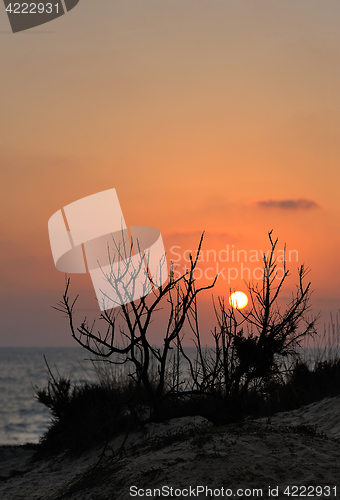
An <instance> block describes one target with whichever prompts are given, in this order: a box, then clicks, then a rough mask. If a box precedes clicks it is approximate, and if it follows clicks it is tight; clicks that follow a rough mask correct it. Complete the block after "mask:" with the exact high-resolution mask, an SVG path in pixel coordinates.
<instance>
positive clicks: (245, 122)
mask: <svg viewBox="0 0 340 500" xmlns="http://www.w3.org/2000/svg"><path fill="white" fill-rule="evenodd" d="M339 28H340V3H339V1H338V0H318V1H316V0H299V1H297V0H294V1H292V0H281V1H278V0H257V1H254V0H209V1H207V0H204V1H203V0H152V1H151V0H124V2H118V1H113V0H100V2H94V1H93V0H80V3H79V5H78V6H77V7H76V8H74V9H73V10H72V11H70V12H69V13H68V14H67V15H65V16H62V17H60V18H59V19H57V20H55V21H53V22H51V23H48V24H46V25H43V26H40V27H39V28H35V29H32V30H29V31H27V32H22V33H18V34H15V35H14V34H12V33H11V31H10V26H9V22H8V19H7V17H6V12H5V9H4V7H3V6H2V5H0V44H1V52H0V54H1V63H0V64H1V65H0V90H1V95H0V190H1V197H0V200H1V218H0V239H1V241H0V254H1V260H0V266H1V267H0V278H1V282H0V287H1V289H0V307H1V326H0V329H1V331H0V345H3V346H5V345H74V343H73V341H72V339H71V338H70V334H69V331H68V328H67V322H66V320H65V319H63V318H62V317H60V315H58V314H57V313H56V312H55V311H54V310H53V309H52V308H51V306H52V305H55V304H56V303H57V301H58V300H59V299H60V297H61V294H62V292H63V287H64V280H65V277H64V275H63V274H62V273H60V272H58V271H57V270H56V269H55V267H54V263H53V259H52V255H51V251H50V245H49V240H48V233H47V221H48V219H49V218H50V216H51V215H52V214H53V213H54V212H56V211H57V210H59V209H60V208H61V207H63V206H65V205H67V204H68V203H71V202H73V201H76V200H77V199H79V198H82V197H85V196H88V195H90V194H93V193H96V192H99V191H103V190H105V189H109V188H112V187H114V188H116V190H117V193H118V197H119V200H120V203H121V207H122V209H123V213H124V215H125V220H126V222H127V224H129V225H150V226H154V227H157V228H158V229H160V231H161V232H162V235H163V238H164V242H165V245H166V249H167V252H168V255H169V257H170V258H172V257H173V255H172V254H173V252H172V250H171V249H172V248H173V246H176V247H178V246H179V247H180V252H181V253H183V252H184V251H185V250H194V249H195V247H196V246H197V243H198V241H199V236H200V233H201V232H202V231H203V230H205V231H206V237H205V243H204V247H203V248H204V249H205V250H216V251H217V252H218V251H220V250H221V249H226V248H227V245H229V247H230V249H231V248H232V245H234V247H233V248H234V249H240V250H241V249H244V250H246V251H247V252H248V255H249V252H250V250H252V249H253V250H258V251H260V250H267V249H268V237H267V232H268V230H270V229H273V230H274V234H275V236H278V237H279V248H282V247H283V245H284V243H285V242H286V243H287V248H288V249H290V250H296V251H297V252H298V259H299V261H298V263H297V262H295V261H293V262H291V263H289V265H288V267H289V269H291V271H292V276H291V278H290V279H289V282H288V288H287V291H286V292H285V294H286V297H287V298H289V293H290V289H291V288H292V287H293V285H294V282H295V278H296V269H297V266H298V265H299V264H302V263H303V262H305V263H306V265H308V266H309V267H310V268H311V269H312V270H311V273H310V275H309V277H310V280H311V281H312V287H313V289H314V290H315V292H314V295H313V300H312V305H313V309H314V311H315V312H318V311H322V314H323V316H322V320H321V323H320V328H321V329H322V328H323V327H322V324H323V322H325V323H327V322H328V319H329V313H330V312H333V314H334V313H335V312H336V311H337V310H338V309H339V304H340V300H339V299H340V293H339V281H340V273H339V263H338V254H339V248H340V238H339V234H340V232H339V230H340V204H339V195H338V192H339V189H340V188H339V186H340V169H339V165H340V140H339V139H340V94H339V89H340V29H339ZM176 252H178V248H177V249H176ZM226 264H227V265H226ZM228 266H229V267H230V266H233V267H235V266H234V264H233V263H229V264H228V263H225V264H224V266H223V267H228ZM238 266H240V263H237V265H236V268H239V267H238ZM230 287H231V288H240V289H242V290H245V285H244V283H243V281H242V280H241V279H238V280H233V281H232V282H231V283H229V284H228V283H227V280H223V279H221V280H219V282H218V286H217V288H216V291H215V292H214V294H215V295H217V294H223V293H224V294H226V295H228V293H229V288H230ZM72 291H74V293H80V294H81V295H82V294H83V296H84V297H85V298H86V300H87V302H86V305H85V306H84V314H86V310H87V308H90V309H91V308H92V313H93V314H95V310H96V303H95V298H94V293H93V290H92V287H91V283H90V277H89V276H75V277H74V279H72ZM210 301H211V298H210V295H209V294H208V296H207V297H206V302H207V303H208V302H210ZM89 304H90V305H89ZM205 307H208V305H207V304H205V305H203V312H204V311H205ZM207 314H208V313H207ZM207 318H208V316H205V317H204V318H203V320H202V321H203V326H204V327H208V326H209V325H208V319H207Z"/></svg>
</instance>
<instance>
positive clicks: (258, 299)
mask: <svg viewBox="0 0 340 500" xmlns="http://www.w3.org/2000/svg"><path fill="white" fill-rule="evenodd" d="M268 236H269V242H270V246H271V250H270V252H269V254H267V256H265V255H263V278H262V281H261V283H258V284H254V283H248V285H247V286H248V292H249V297H250V301H249V302H250V308H249V310H248V312H244V311H242V310H235V309H233V308H232V307H227V306H226V304H225V300H224V298H223V297H218V299H217V301H215V302H214V308H215V314H216V320H217V326H216V327H215V328H214V329H213V330H212V331H211V334H212V338H213V341H214V344H215V347H214V348H213V349H208V348H204V347H203V346H202V342H201V335H200V329H199V319H198V306H197V296H198V295H199V294H200V293H201V292H203V291H206V290H210V289H212V288H213V286H214V284H215V282H216V278H215V279H214V280H213V281H212V283H211V284H210V285H208V286H206V287H201V288H197V287H196V280H195V276H194V274H195V269H196V267H197V262H198V257H199V254H200V251H201V246H202V241H203V235H202V237H201V239H200V242H199V245H198V250H197V252H196V255H195V256H194V257H193V256H190V269H189V270H188V271H187V272H186V273H185V274H183V275H181V276H180V277H179V278H177V279H175V278H174V273H173V272H172V270H171V271H170V276H169V279H168V282H167V283H166V284H165V285H164V286H162V287H160V288H158V289H157V288H154V289H153V292H152V294H151V295H150V296H148V297H144V298H142V299H140V300H138V301H136V302H134V301H132V302H131V303H130V304H126V305H123V306H121V307H119V308H116V309H114V310H110V311H104V312H103V313H101V316H100V320H101V321H102V323H104V324H105V329H104V330H103V331H101V330H99V329H96V324H97V323H96V321H93V322H92V323H91V326H90V325H89V322H88V320H87V318H84V320H83V321H81V322H80V324H79V325H78V326H77V325H76V324H75V319H74V311H75V304H76V300H77V297H76V298H75V299H73V300H71V299H70V296H69V289H70V280H69V279H67V282H66V288H65V292H64V294H63V298H62V300H61V302H60V303H59V305H58V306H57V307H56V308H55V309H57V310H58V311H60V312H62V313H63V314H65V315H66V316H67V318H68V321H69V325H70V330H71V334H72V336H73V338H74V339H75V340H76V341H77V342H78V343H79V344H80V345H81V346H83V347H84V348H85V349H86V350H87V351H89V352H90V353H91V354H93V355H96V359H97V360H98V359H102V360H104V361H106V363H107V364H105V365H104V368H103V367H102V368H98V374H99V378H100V380H99V382H98V383H92V384H91V383H86V384H83V385H81V386H72V384H71V381H70V380H68V379H65V378H63V377H60V376H59V375H58V376H57V377H55V376H53V374H52V372H51V370H50V369H49V368H48V370H49V378H48V384H47V387H46V388H44V389H41V390H38V391H37V398H38V401H40V402H41V403H42V404H44V405H45V406H47V407H48V408H49V409H50V410H51V412H52V416H53V418H52V424H51V426H50V429H49V430H48V432H47V433H46V434H45V436H44V437H43V438H42V441H41V446H42V447H41V450H42V452H43V453H45V452H48V453H55V452H59V451H61V450H71V451H73V452H77V453H78V452H82V451H83V450H84V449H86V448H88V447H91V446H93V445H94V444H98V443H101V444H105V445H106V446H107V445H108V443H109V440H110V439H111V438H112V437H113V436H115V435H116V434H117V433H120V432H122V431H125V432H126V433H127V432H129V431H130V430H131V429H133V428H135V427H136V426H141V425H144V424H145V423H146V422H150V421H158V422H160V421H164V420H167V419H169V418H172V417H180V416H187V415H201V416H203V417H206V418H208V419H209V420H211V421H212V422H214V423H215V424H221V423H230V422H235V421H239V420H241V419H242V418H243V417H245V416H247V415H265V414H266V415H270V414H272V413H273V412H276V411H282V410H286V409H292V408H297V407H298V406H300V405H301V404H307V403H309V402H312V401H315V400H316V399H318V398H322V397H325V396H326V395H329V394H331V395H334V394H336V393H337V392H338V390H339V387H340V361H339V360H338V359H333V360H328V361H327V360H326V361H324V362H320V360H319V361H318V362H315V366H314V368H313V367H310V366H309V365H308V363H307V362H306V360H303V359H302V357H301V353H299V352H298V348H299V346H301V341H302V340H303V339H306V338H308V337H309V338H314V337H315V336H316V335H317V331H316V321H317V319H318V318H317V317H316V318H312V319H308V316H307V313H308V312H309V309H310V304H309V302H310V296H311V283H310V282H307V283H305V281H306V276H307V274H308V269H306V268H305V267H304V266H303V265H302V266H300V268H299V269H298V283H297V285H296V289H295V293H293V294H292V297H291V300H290V302H289V303H288V304H287V305H286V307H285V308H283V309H282V308H280V307H279V304H278V299H279V297H280V294H281V292H282V287H283V284H284V282H285V280H286V278H287V277H288V276H289V271H288V270H287V269H286V262H285V259H283V262H282V263H281V267H282V269H283V272H282V277H281V278H280V279H279V278H278V269H279V265H280V263H279V262H277V259H276V257H275V250H276V247H277V243H278V240H277V239H273V237H272V231H270V232H269V234H268ZM132 273H133V270H132V271H131V276H133V274H132ZM110 279H111V282H112V284H113V286H117V287H118V286H120V284H119V283H115V281H114V280H113V279H112V276H111V277H110ZM148 279H150V280H151V278H150V277H148ZM160 307H167V310H168V319H167V322H166V324H165V325H164V327H163V345H162V346H161V347H154V346H152V345H151V343H150V342H149V338H148V337H149V335H148V334H149V329H150V325H151V323H152V321H153V320H154V319H155V316H156V314H157V311H158V310H159V308H160ZM184 327H185V328H186V330H187V331H188V329H189V330H190V332H191V334H193V338H194V345H195V356H194V358H192V356H190V355H189V354H188V352H187V349H186V348H185V347H184V346H183V338H184V333H183V332H184ZM118 336H119V338H118ZM183 364H186V369H185V373H183ZM96 366H98V365H96ZM115 366H117V368H118V369H119V375H118V374H117V371H116V372H114V371H112V370H111V372H110V370H107V367H115ZM122 368H123V370H122ZM109 372H110V373H109Z"/></svg>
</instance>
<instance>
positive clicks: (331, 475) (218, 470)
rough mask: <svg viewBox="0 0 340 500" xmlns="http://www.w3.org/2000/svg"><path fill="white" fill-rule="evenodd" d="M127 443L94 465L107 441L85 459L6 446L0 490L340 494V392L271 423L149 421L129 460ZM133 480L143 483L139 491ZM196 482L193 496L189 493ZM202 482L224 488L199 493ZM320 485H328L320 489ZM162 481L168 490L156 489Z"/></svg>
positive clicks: (35, 494) (82, 494)
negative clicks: (118, 455) (36, 458)
mask: <svg viewBox="0 0 340 500" xmlns="http://www.w3.org/2000/svg"><path fill="white" fill-rule="evenodd" d="M120 444H121V439H116V440H115V441H114V442H112V443H111V448H110V449H109V450H108V451H107V457H106V458H104V459H103V460H102V461H101V462H100V464H99V465H98V467H97V468H95V469H94V471H92V473H90V471H91V469H90V466H91V465H94V464H95V463H96V462H98V458H99V455H100V451H101V450H99V449H98V450H95V451H92V452H91V453H88V454H86V455H84V456H82V457H80V458H77V459H75V458H74V459H71V458H67V457H63V456H59V457H56V458H53V459H50V460H48V461H43V462H37V463H31V462H29V461H28V459H29V458H30V457H31V456H32V454H33V451H31V450H24V449H22V448H20V447H2V448H0V476H1V479H2V480H1V481H0V498H1V499H3V500H18V499H25V500H26V499H43V500H46V499H51V500H52V499H61V498H62V497H63V494H67V496H65V497H63V498H72V499H79V500H99V499H100V500H109V499H119V500H125V499H132V498H143V497H142V496H141V494H142V493H144V494H145V496H144V498H200V499H204V498H228V497H229V498H231V497H234V498H237V497H238V498H280V499H287V498H306V497H307V494H308V490H307V491H306V495H305V496H302V495H301V493H304V490H303V488H302V489H300V490H298V491H297V492H296V496H295V497H292V496H287V495H284V494H283V491H284V489H285V487H286V486H288V485H291V486H292V485H297V486H301V487H302V486H310V490H309V493H314V495H316V493H318V496H316V497H317V498H324V499H326V498H333V499H334V498H340V447H339V445H340V397H337V398H328V399H325V400H323V401H321V402H318V403H314V404H312V405H309V406H306V407H302V408H300V409H299V410H295V411H292V412H286V413H281V414H277V415H276V416H275V417H273V418H272V419H271V422H270V423H269V422H268V421H267V419H262V420H257V421H254V422H247V423H244V424H242V425H233V426H224V427H217V428H215V427H214V426H212V425H211V424H210V423H209V422H207V421H206V420H205V419H203V418H202V417H192V418H190V417H186V418H182V419H174V420H171V421H170V422H169V423H167V424H153V425H149V426H146V427H145V428H144V429H142V430H141V431H139V432H135V433H133V434H132V435H131V436H130V437H129V441H128V443H127V445H126V451H125V453H124V455H123V457H122V459H121V460H119V461H117V460H112V459H110V457H109V455H110V454H112V451H116V450H117V449H118V448H119V446H120ZM6 477H7V479H5V478H6ZM131 486H135V487H136V489H137V488H138V489H139V490H143V491H139V493H140V495H139V496H138V495H136V496H132V495H130V487H131ZM190 486H191V487H192V488H193V489H192V490H191V497H189V496H186V493H188V494H189V493H190V490H188V489H189V487H190ZM197 486H201V487H206V486H207V487H209V488H211V489H212V490H214V489H216V491H215V492H214V491H212V492H211V493H212V496H211V495H210V491H208V492H204V493H202V494H200V495H199V496H197V490H196V489H195V488H196V487H197ZM276 486H279V490H278V496H275V495H274V494H275V490H274V494H272V495H269V493H268V491H269V487H270V488H271V489H273V488H274V487H276ZM316 486H321V487H323V488H324V489H323V490H322V491H321V490H313V489H312V488H313V487H314V488H315V487H316ZM326 486H329V487H331V490H330V491H328V489H327V488H325V487H326ZM162 487H165V489H164V491H163V492H164V493H165V494H166V493H168V496H165V495H163V496H159V492H158V491H156V492H154V491H153V489H154V488H162ZM170 487H173V488H174V489H173V491H172V496H171V490H170ZM335 487H337V492H336V494H335ZM222 488H224V489H223V490H222ZM237 488H241V489H243V490H245V489H250V490H251V489H253V488H259V489H262V496H261V495H260V494H261V492H260V491H259V492H252V491H246V492H243V493H245V494H243V495H242V494H241V493H242V492H241V491H239V492H237ZM136 489H133V490H131V493H135V492H136ZM175 489H178V491H175ZM180 489H182V492H181V491H180ZM228 489H231V491H228ZM150 490H151V491H150ZM187 490H188V491H187ZM290 492H291V493H293V490H290ZM154 493H155V494H154ZM193 493H196V496H195V495H194V494H193ZM328 493H329V494H328ZM148 494H149V495H148ZM228 495H229V496H228ZM237 495H239V496H237ZM309 498H311V497H309Z"/></svg>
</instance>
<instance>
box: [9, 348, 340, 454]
mask: <svg viewBox="0 0 340 500" xmlns="http://www.w3.org/2000/svg"><path fill="white" fill-rule="evenodd" d="M306 351H308V354H307V352H306ZM194 352H195V350H192V352H188V351H187V354H188V355H189V356H190V357H191V358H193V357H194ZM324 354H326V356H325V358H329V357H331V356H330V354H331V353H330V352H329V351H328V352H327V353H324ZM336 354H337V355H338V356H339V351H337V353H336ZM44 355H45V357H46V359H47V361H48V364H49V366H50V368H51V369H52V372H53V374H54V375H56V369H58V372H59V374H60V375H61V376H64V377H67V378H70V379H71V381H72V383H76V382H81V381H84V380H97V377H96V374H95V370H94V368H93V364H92V362H91V361H90V360H89V359H88V358H89V353H87V352H86V351H85V350H84V349H82V348H80V347H63V348H22V347H16V348H15V347H7V348H0V445H2V444H24V443H28V442H30V443H37V442H38V441H39V438H40V437H41V436H42V435H43V433H44V432H45V431H46V429H47V428H48V425H49V422H50V418H51V414H50V412H49V410H48V409H47V408H46V407H45V406H43V405H42V404H40V403H38V401H37V399H36V397H35V388H36V387H38V388H40V389H42V388H44V387H46V385H47V368H46V364H45V361H44V357H43V356H44ZM332 355H334V353H332ZM319 356H320V353H319V354H318V355H317V353H316V351H315V352H314V350H313V349H307V350H305V355H304V356H303V357H304V359H307V358H309V361H310V362H311V361H313V359H314V358H315V357H319ZM86 358H87V359H86Z"/></svg>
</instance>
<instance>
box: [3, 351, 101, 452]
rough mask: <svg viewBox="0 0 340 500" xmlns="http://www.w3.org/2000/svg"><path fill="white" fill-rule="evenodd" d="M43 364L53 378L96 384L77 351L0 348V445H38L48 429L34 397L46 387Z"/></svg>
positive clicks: (91, 369)
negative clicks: (60, 377) (92, 381)
mask: <svg viewBox="0 0 340 500" xmlns="http://www.w3.org/2000/svg"><path fill="white" fill-rule="evenodd" d="M45 360H46V361H45ZM46 362H47V364H48V366H49V367H50V370H51V372H52V373H53V375H54V376H57V375H58V373H59V375H60V376H63V377H66V378H70V379H71V381H72V383H77V382H82V381H85V380H87V381H91V380H96V372H95V369H94V366H93V363H92V362H91V361H90V360H89V355H88V353H87V351H85V350H84V349H82V348H81V347H46V348H45V347H1V348H0V445H18V444H25V443H38V442H39V440H40V438H41V437H42V436H43V434H44V433H45V432H46V430H47V429H48V426H49V425H50V422H51V413H50V411H49V409H48V408H46V407H45V406H44V405H42V404H41V403H39V402H38V400H37V397H36V391H37V389H43V388H45V387H46V386H47V379H48V368H47V364H46Z"/></svg>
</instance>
